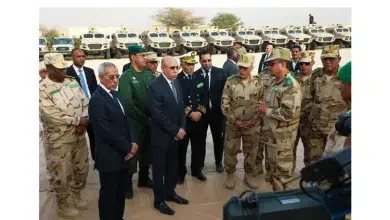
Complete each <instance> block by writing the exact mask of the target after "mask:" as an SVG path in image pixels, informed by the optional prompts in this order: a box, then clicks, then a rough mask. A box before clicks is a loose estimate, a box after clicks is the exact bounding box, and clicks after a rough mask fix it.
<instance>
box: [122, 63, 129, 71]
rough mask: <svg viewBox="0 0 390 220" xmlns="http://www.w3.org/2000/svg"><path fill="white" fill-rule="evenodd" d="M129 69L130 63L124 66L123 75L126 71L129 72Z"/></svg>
mask: <svg viewBox="0 0 390 220" xmlns="http://www.w3.org/2000/svg"><path fill="white" fill-rule="evenodd" d="M129 68H130V63H126V64H125V65H124V66H123V69H122V73H124V72H126V70H128V69H129Z"/></svg>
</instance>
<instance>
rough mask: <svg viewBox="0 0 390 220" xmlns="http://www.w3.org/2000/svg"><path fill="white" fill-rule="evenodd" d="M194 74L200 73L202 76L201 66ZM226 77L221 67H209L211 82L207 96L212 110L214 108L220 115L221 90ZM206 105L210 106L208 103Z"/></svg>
mask: <svg viewBox="0 0 390 220" xmlns="http://www.w3.org/2000/svg"><path fill="white" fill-rule="evenodd" d="M194 74H199V75H202V76H203V78H204V75H203V71H202V68H199V69H198V70H197V71H196V72H195V73H194ZM209 74H210V73H209ZM226 78H227V77H226V75H225V72H224V71H223V69H221V68H218V67H215V66H212V67H211V83H210V90H209V93H208V98H209V99H210V100H211V106H212V109H213V111H214V110H215V111H216V112H217V114H220V115H222V110H221V98H222V91H223V87H224V86H225V82H226ZM207 103H209V101H208V102H207ZM207 107H208V109H209V108H210V106H209V104H208V105H207Z"/></svg>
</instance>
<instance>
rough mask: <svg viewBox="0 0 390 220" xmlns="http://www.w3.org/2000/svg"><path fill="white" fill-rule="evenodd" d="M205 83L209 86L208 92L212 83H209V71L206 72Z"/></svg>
mask: <svg viewBox="0 0 390 220" xmlns="http://www.w3.org/2000/svg"><path fill="white" fill-rule="evenodd" d="M204 72H205V79H204V80H205V82H206V86H207V91H209V90H210V82H209V80H210V79H209V70H205V71H204Z"/></svg>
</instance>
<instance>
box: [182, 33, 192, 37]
mask: <svg viewBox="0 0 390 220" xmlns="http://www.w3.org/2000/svg"><path fill="white" fill-rule="evenodd" d="M181 36H183V37H189V36H191V35H190V33H182V34H181Z"/></svg>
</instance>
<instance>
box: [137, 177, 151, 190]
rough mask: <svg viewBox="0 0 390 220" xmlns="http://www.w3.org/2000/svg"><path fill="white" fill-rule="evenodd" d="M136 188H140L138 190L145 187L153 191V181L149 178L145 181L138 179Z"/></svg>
mask: <svg viewBox="0 0 390 220" xmlns="http://www.w3.org/2000/svg"><path fill="white" fill-rule="evenodd" d="M137 186H138V187H140V188H143V187H146V188H149V189H153V181H152V180H151V179H150V178H149V177H148V178H147V179H146V180H140V179H138V185H137Z"/></svg>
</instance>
